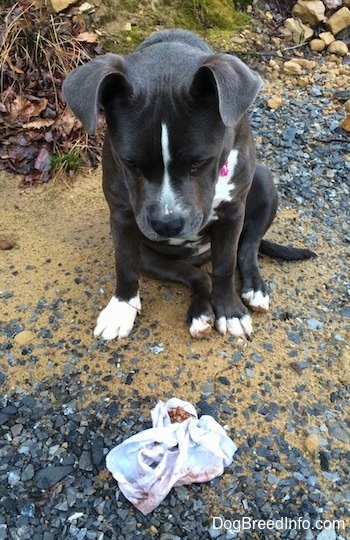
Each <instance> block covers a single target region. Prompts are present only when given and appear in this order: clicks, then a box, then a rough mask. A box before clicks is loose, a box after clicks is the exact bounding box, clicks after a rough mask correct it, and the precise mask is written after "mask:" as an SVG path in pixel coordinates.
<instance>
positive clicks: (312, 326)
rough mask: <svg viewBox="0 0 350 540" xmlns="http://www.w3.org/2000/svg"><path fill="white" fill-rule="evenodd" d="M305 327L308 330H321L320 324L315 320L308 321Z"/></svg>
mask: <svg viewBox="0 0 350 540" xmlns="http://www.w3.org/2000/svg"><path fill="white" fill-rule="evenodd" d="M307 325H308V327H309V329H310V330H322V323H321V321H318V320H317V319H308V320H307Z"/></svg>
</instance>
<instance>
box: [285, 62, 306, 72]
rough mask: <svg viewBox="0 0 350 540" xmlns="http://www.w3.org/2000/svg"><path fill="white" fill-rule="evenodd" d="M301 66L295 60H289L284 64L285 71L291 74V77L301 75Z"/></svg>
mask: <svg viewBox="0 0 350 540" xmlns="http://www.w3.org/2000/svg"><path fill="white" fill-rule="evenodd" d="M301 70H302V68H301V65H300V64H298V63H297V62H294V61H293V60H288V61H287V62H284V64H283V71H285V72H286V73H290V74H291V75H300V74H301Z"/></svg>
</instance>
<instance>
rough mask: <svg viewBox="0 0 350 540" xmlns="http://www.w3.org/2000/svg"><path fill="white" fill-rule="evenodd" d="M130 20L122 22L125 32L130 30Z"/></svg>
mask: <svg viewBox="0 0 350 540" xmlns="http://www.w3.org/2000/svg"><path fill="white" fill-rule="evenodd" d="M131 28H132V27H131V22H127V23H125V24H124V28H123V29H124V30H126V31H127V32H130V31H131Z"/></svg>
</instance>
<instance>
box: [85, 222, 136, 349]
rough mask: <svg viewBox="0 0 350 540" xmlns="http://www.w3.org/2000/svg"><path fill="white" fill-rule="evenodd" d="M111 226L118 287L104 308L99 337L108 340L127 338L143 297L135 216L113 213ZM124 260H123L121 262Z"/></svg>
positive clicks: (95, 333)
mask: <svg viewBox="0 0 350 540" xmlns="http://www.w3.org/2000/svg"><path fill="white" fill-rule="evenodd" d="M111 229H112V236H113V242H114V249H115V254H116V263H115V264H116V274H117V286H116V291H115V295H114V296H112V298H111V300H110V301H109V303H108V304H107V306H106V307H105V308H104V309H103V310H102V311H101V313H100V315H99V317H98V319H97V324H96V327H95V330H94V335H95V337H97V336H102V337H103V338H104V339H106V340H110V339H114V338H123V337H127V336H128V335H129V334H130V332H131V330H132V328H133V325H134V321H135V318H136V315H137V313H138V312H140V310H141V302H140V296H139V283H138V278H139V260H140V234H139V231H138V228H137V226H136V223H135V220H134V217H133V216H129V218H127V217H125V216H123V219H122V218H121V217H120V216H118V217H117V216H116V215H113V214H112V212H111ZM119 261H120V262H119Z"/></svg>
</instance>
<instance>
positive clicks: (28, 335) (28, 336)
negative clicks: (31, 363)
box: [14, 330, 35, 345]
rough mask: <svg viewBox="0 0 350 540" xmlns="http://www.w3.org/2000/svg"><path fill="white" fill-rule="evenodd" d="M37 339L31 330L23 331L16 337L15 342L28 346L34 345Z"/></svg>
mask: <svg viewBox="0 0 350 540" xmlns="http://www.w3.org/2000/svg"><path fill="white" fill-rule="evenodd" d="M34 339H35V334H34V333H33V332H31V331H30V330H23V331H22V332H19V333H18V334H16V335H15V337H14V341H15V343H17V344H18V345H28V344H29V343H32V342H33V341H34Z"/></svg>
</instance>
